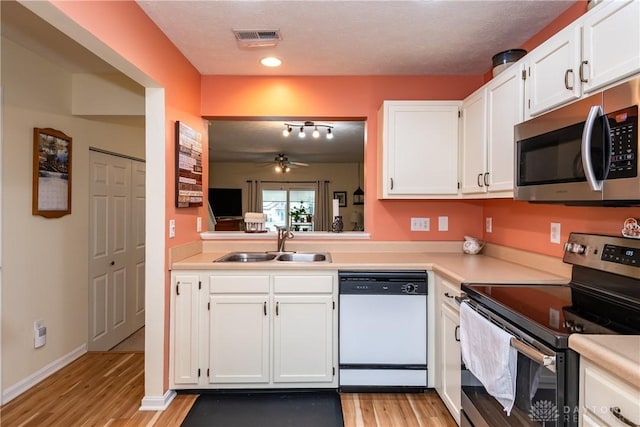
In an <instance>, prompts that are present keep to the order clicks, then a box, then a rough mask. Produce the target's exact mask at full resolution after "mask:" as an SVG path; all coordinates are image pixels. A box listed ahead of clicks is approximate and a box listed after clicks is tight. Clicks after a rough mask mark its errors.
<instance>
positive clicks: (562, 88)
mask: <svg viewBox="0 0 640 427" xmlns="http://www.w3.org/2000/svg"><path fill="white" fill-rule="evenodd" d="M580 32H581V28H580V25H575V24H574V25H570V26H568V27H567V28H565V29H564V30H562V31H560V32H558V33H557V34H556V35H554V36H553V37H551V38H550V39H549V40H547V41H546V42H544V43H543V44H541V45H540V46H538V47H537V48H536V49H534V50H533V51H532V52H531V53H529V54H528V55H527V56H526V57H525V66H526V70H527V80H526V85H525V87H526V91H525V93H526V99H527V105H526V110H525V114H526V117H527V118H529V117H533V116H535V115H537V114H540V113H542V112H544V111H547V110H550V109H552V108H554V107H557V106H559V105H562V104H565V103H567V102H569V101H571V100H574V99H578V98H580V95H581V94H582V91H581V87H580V78H579V76H578V75H577V73H578V70H579V67H580Z"/></svg>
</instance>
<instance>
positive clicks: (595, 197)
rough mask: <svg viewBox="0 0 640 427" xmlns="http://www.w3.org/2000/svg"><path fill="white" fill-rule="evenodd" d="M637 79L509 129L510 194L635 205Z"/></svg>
mask: <svg viewBox="0 0 640 427" xmlns="http://www.w3.org/2000/svg"><path fill="white" fill-rule="evenodd" d="M638 104H640V78H636V79H633V80H630V81H628V82H625V83H622V84H620V85H618V86H615V87H613V88H611V89H607V90H605V91H602V92H598V93H596V94H593V95H591V96H589V97H587V98H584V99H581V100H580V101H577V102H574V103H572V104H569V105H567V106H564V107H561V108H559V109H557V110H554V111H551V112H549V113H546V114H543V115H541V116H539V117H536V118H533V119H531V120H528V121H526V122H523V123H520V124H518V125H516V127H515V150H514V152H515V177H514V178H515V179H514V186H515V188H514V198H515V199H516V200H528V201H532V202H549V203H565V204H569V205H611V206H616V205H619V206H625V205H626V206H631V205H640V177H639V176H638Z"/></svg>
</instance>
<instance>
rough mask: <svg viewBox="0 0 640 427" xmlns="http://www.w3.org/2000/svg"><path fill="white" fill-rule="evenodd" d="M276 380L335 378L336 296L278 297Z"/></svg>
mask: <svg viewBox="0 0 640 427" xmlns="http://www.w3.org/2000/svg"><path fill="white" fill-rule="evenodd" d="M274 302H275V308H274V313H273V314H274V315H275V318H274V322H273V334H274V337H273V366H274V367H273V370H274V372H273V381H274V382H331V381H333V297H332V296H331V295H285V296H277V297H275V298H274Z"/></svg>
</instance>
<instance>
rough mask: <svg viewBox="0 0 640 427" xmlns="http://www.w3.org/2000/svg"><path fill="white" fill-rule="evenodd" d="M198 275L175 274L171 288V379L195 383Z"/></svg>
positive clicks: (196, 380) (196, 369)
mask: <svg viewBox="0 0 640 427" xmlns="http://www.w3.org/2000/svg"><path fill="white" fill-rule="evenodd" d="M199 284H200V278H199V276H198V275H176V276H175V280H174V292H173V302H174V303H173V318H174V321H173V364H172V365H173V382H174V383H175V384H198V368H199V366H198V348H199V343H198V340H199V334H198V330H199V328H198V299H199V292H198V289H199Z"/></svg>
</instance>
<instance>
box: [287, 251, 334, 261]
mask: <svg viewBox="0 0 640 427" xmlns="http://www.w3.org/2000/svg"><path fill="white" fill-rule="evenodd" d="M277 260H278V261H290V262H322V261H330V260H329V254H324V253H313V252H312V253H298V252H294V253H286V254H280V255H278V258H277Z"/></svg>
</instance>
